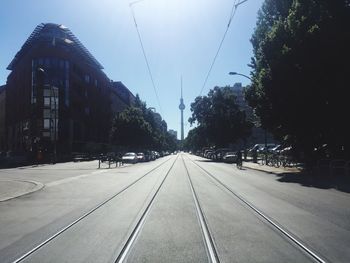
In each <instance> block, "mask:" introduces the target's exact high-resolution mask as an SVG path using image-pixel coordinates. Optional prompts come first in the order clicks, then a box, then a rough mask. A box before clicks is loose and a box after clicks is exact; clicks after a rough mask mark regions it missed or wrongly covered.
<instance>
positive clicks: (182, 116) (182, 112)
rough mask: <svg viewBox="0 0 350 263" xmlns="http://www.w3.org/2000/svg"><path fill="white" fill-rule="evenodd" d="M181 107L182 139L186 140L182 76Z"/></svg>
mask: <svg viewBox="0 0 350 263" xmlns="http://www.w3.org/2000/svg"><path fill="white" fill-rule="evenodd" d="M179 109H180V111H181V141H183V140H184V109H185V104H184V99H183V97H182V76H181V98H180V105H179Z"/></svg>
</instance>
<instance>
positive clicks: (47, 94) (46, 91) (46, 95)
mask: <svg viewBox="0 0 350 263" xmlns="http://www.w3.org/2000/svg"><path fill="white" fill-rule="evenodd" d="M49 96H50V90H49V89H44V97H49Z"/></svg>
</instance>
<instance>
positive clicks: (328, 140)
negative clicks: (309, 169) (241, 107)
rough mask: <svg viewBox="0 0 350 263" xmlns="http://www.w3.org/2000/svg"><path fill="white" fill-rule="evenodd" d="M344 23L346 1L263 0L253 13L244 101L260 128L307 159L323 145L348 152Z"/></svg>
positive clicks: (349, 40) (349, 8) (348, 14)
mask: <svg viewBox="0 0 350 263" xmlns="http://www.w3.org/2000/svg"><path fill="white" fill-rule="evenodd" d="M349 24H350V3H349V1H348V0H317V1H316V0H308V1H301V0H281V1H275V0H266V1H265V2H264V4H263V6H262V8H261V10H260V11H259V15H258V21H257V26H256V29H255V32H254V34H253V36H252V39H251V43H252V45H253V50H254V57H253V58H252V63H251V67H252V68H253V71H252V76H253V83H252V85H251V88H250V90H249V91H248V92H247V99H248V101H249V103H250V105H251V106H252V107H253V108H254V109H255V112H256V114H257V115H258V116H259V117H260V119H261V122H262V124H263V126H264V127H266V128H267V129H268V130H270V131H271V132H272V133H273V134H274V135H275V136H277V137H278V138H280V139H281V140H285V141H286V142H287V143H290V144H292V145H294V146H295V147H296V148H299V149H300V150H302V151H303V152H304V153H305V154H307V156H309V157H310V156H311V155H312V152H313V149H314V148H317V147H319V146H321V145H324V144H327V145H328V146H329V147H330V148H331V149H332V151H333V154H334V155H337V154H340V152H339V150H340V149H346V150H347V154H349V146H350V145H349V136H348V135H349V134H350V129H349V125H348V124H347V121H346V119H345V118H346V117H345V114H346V113H348V112H349V104H348V103H347V93H348V92H347V89H348V86H349V84H348V83H349V81H348V76H349V75H350V67H349V66H348V61H349V59H350V49H349V47H350V31H349V28H348V27H349V26H348V25H349ZM344 117H345V118H344ZM342 153H344V151H343V152H342Z"/></svg>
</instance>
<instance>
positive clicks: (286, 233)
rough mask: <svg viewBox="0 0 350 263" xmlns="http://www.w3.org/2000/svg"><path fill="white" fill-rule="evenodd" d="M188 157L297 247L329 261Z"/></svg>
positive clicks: (324, 261) (216, 183)
mask: <svg viewBox="0 0 350 263" xmlns="http://www.w3.org/2000/svg"><path fill="white" fill-rule="evenodd" d="M186 159H188V160H189V161H190V162H191V163H193V164H194V165H195V166H196V167H198V168H199V170H201V171H202V172H204V174H206V175H207V176H208V177H209V178H210V179H211V180H212V181H214V182H215V185H217V186H218V187H219V189H221V190H223V191H225V192H227V193H228V194H230V195H231V196H232V197H233V198H234V199H235V200H238V201H239V202H241V203H242V204H243V205H244V206H245V207H246V208H248V209H250V210H251V211H252V212H254V214H255V215H257V216H258V217H259V218H261V219H263V220H262V221H263V222H265V223H266V224H268V225H269V226H271V227H272V228H273V229H275V230H276V231H277V232H278V233H280V234H281V235H282V236H283V237H284V238H286V239H287V240H288V241H289V242H291V243H292V244H293V245H295V247H297V248H299V249H300V250H301V251H303V252H304V253H305V254H306V255H308V256H309V257H310V258H311V259H313V260H314V261H315V262H319V263H326V262H328V261H327V260H326V259H325V258H323V257H322V256H320V255H319V254H318V253H317V252H316V251H314V250H313V249H312V248H310V247H308V246H307V245H306V244H305V243H304V242H303V241H302V240H300V239H299V238H298V237H296V236H295V235H293V234H292V233H291V232H290V231H288V230H287V229H286V228H285V227H283V226H282V225H281V224H279V223H278V222H277V221H276V220H274V219H272V218H271V217H269V216H268V215H267V214H265V213H264V212H263V211H261V210H260V209H258V208H257V207H256V206H254V205H253V204H252V203H251V202H249V201H248V200H247V199H245V198H244V197H242V196H241V195H239V194H238V193H237V192H236V191H234V190H233V189H231V188H230V187H229V186H228V185H227V184H225V183H224V182H222V181H221V180H220V179H218V178H217V177H216V176H215V175H214V174H213V173H211V172H209V171H208V170H207V169H205V168H203V167H202V166H201V165H199V164H198V163H197V162H195V161H193V160H192V159H190V158H189V157H186Z"/></svg>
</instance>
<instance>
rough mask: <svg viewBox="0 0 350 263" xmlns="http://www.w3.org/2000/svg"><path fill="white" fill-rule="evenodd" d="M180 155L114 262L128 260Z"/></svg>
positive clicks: (118, 262)
mask: <svg viewBox="0 0 350 263" xmlns="http://www.w3.org/2000/svg"><path fill="white" fill-rule="evenodd" d="M178 157H179V155H177V156H176V159H175V161H174V162H173V164H172V165H171V167H170V168H169V170H168V171H167V173H166V174H165V176H164V178H163V180H162V182H161V183H160V185H159V186H158V188H157V190H156V192H155V193H154V195H153V196H152V198H151V200H150V201H149V203H148V205H147V207H146V208H145V210H144V211H143V212H142V215H141V217H140V219H139V221H138V222H137V224H136V226H135V227H134V229H133V231H132V232H131V234H130V236H129V237H128V239H127V241H126V243H125V244H124V246H123V248H122V250H121V251H120V253H119V255H118V257H117V259H116V260H115V261H114V262H115V263H120V262H124V261H125V260H126V259H127V256H128V254H129V252H130V250H131V248H132V246H133V244H134V242H135V240H136V238H137V236H138V234H139V233H140V231H141V228H142V226H143V225H144V223H145V221H146V218H147V215H148V214H149V212H150V210H151V207H152V205H153V203H154V200H155V199H156V197H157V195H158V193H159V191H160V189H161V187H162V186H163V184H164V182H165V180H166V178H167V177H168V175H169V173H170V171H171V169H172V168H173V166H174V164H175V163H176V161H177V159H178Z"/></svg>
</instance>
